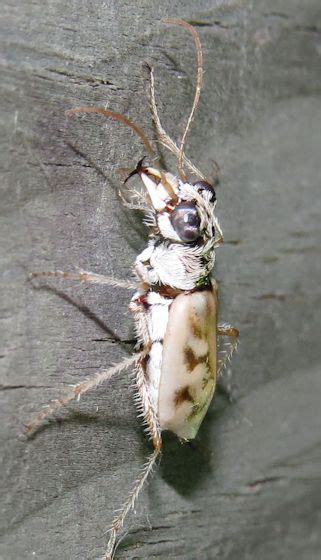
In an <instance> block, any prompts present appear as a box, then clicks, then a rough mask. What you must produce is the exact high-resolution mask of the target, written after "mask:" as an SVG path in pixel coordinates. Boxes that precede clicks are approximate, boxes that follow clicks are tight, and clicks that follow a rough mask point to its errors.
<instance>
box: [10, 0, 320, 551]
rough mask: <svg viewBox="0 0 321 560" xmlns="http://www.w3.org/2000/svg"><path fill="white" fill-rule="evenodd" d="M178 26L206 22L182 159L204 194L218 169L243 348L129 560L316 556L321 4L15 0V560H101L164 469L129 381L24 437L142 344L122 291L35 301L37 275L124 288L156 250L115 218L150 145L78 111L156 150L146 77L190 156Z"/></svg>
mask: <svg viewBox="0 0 321 560" xmlns="http://www.w3.org/2000/svg"><path fill="white" fill-rule="evenodd" d="M165 16H172V17H180V18H183V19H185V20H187V21H189V22H191V23H193V24H194V25H195V26H196V28H197V29H198V31H199V33H200V37H201V41H202V44H203V48H204V59H205V77H204V89H203V92H202V97H201V102H200V106H199V109H198V113H197V116H196V118H195V120H194V122H193V125H192V129H191V133H190V135H189V137H188V143H187V155H188V156H189V157H190V158H191V159H192V160H193V162H195V164H196V165H197V166H198V167H199V168H200V169H202V170H204V172H205V173H206V174H207V175H211V173H212V172H213V169H214V160H216V161H217V162H218V163H219V165H220V167H221V173H220V185H219V187H218V189H217V198H218V205H217V211H218V217H219V219H220V221H221V223H222V226H223V231H224V235H225V245H223V246H222V247H221V248H220V249H219V250H218V252H217V265H216V270H215V276H216V278H217V280H218V282H219V286H220V318H221V320H222V321H228V322H230V323H232V324H234V325H235V326H236V327H238V328H239V329H240V330H241V344H240V348H239V352H238V354H237V355H236V356H235V359H234V360H233V375H232V376H231V370H230V369H229V370H228V372H227V374H225V376H224V378H223V379H222V381H221V388H220V389H219V391H218V392H217V394H216V396H215V399H214V402H213V404H212V406H211V408H210V411H209V413H208V414H207V416H206V418H205V420H204V423H203V425H202V428H201V430H200V433H199V437H198V439H197V440H196V442H195V444H193V445H181V444H180V443H179V442H178V441H177V440H176V439H175V438H174V437H170V436H168V437H166V438H165V450H164V454H163V460H162V463H161V467H160V469H159V470H158V471H157V473H156V474H155V476H154V477H153V480H152V481H151V483H150V484H149V486H148V488H147V489H145V491H144V492H143V495H142V496H141V499H140V501H139V504H138V506H137V514H136V515H133V516H132V517H131V523H130V524H129V525H130V526H131V530H130V531H129V533H128V534H127V536H126V537H125V538H124V540H123V541H122V542H121V544H120V546H119V549H118V550H117V555H116V557H117V558H119V560H121V559H134V558H136V559H137V558H140V559H151V558H175V559H184V560H186V559H190V560H192V559H193V560H194V559H195V558H198V559H201V560H207V559H211V560H212V559H224V560H239V559H242V560H245V559H246V560H254V559H255V560H257V559H260V560H270V559H271V558H273V559H274V560H281V559H282V560H284V559H286V560H288V559H291V560H302V559H304V560H317V558H319V557H320V549H321V533H320V506H321V497H320V490H319V489H320V486H319V484H320V472H321V455H320V433H321V432H320V427H321V421H320V395H321V393H320V389H321V379H320V342H319V339H320V323H321V321H320V300H321V289H320V272H321V270H320V268H321V267H320V210H321V204H320V180H321V165H320V160H321V158H320V145H321V128H320V112H321V98H320V88H321V73H320V56H321V10H320V1H319V0H307V1H306V2H299V1H297V0H294V1H293V0H272V1H271V2H264V1H262V0H258V1H257V2H251V1H249V0H244V1H242V2H236V1H235V2H234V1H232V2H231V1H228V0H222V1H215V2H213V1H210V0H200V2H197V3H195V2H191V1H185V2H179V1H175V2H171V3H169V2H163V3H160V2H156V1H155V0H152V1H150V2H147V3H146V2H143V3H139V2H133V1H125V0H121V1H118V2H112V1H110V0H108V1H107V2H99V1H98V0H92V1H90V2H69V3H66V2H61V1H56V2H49V1H47V0H44V1H42V2H40V0H35V1H33V2H31V1H30V0H29V1H26V2H17V1H16V2H15V3H14V2H10V1H9V0H3V2H2V6H1V16H0V21H1V53H2V54H1V76H2V78H1V83H0V110H1V123H2V129H3V133H2V135H1V143H2V145H1V150H0V168H1V171H2V179H1V224H0V227H1V243H2V247H3V250H2V253H1V270H2V275H1V282H2V287H1V307H0V314H1V317H0V319H1V329H2V333H1V352H0V353H1V356H0V357H1V360H0V366H1V389H2V392H1V397H2V406H1V422H0V433H1V440H2V466H1V473H0V474H1V479H2V493H3V499H2V516H1V526H2V527H1V548H0V556H1V558H3V559H5V560H17V559H22V558H23V559H29V558H30V559H31V558H36V559H39V560H58V559H65V558H67V559H84V560H94V559H97V558H99V557H101V556H102V554H103V552H104V549H105V545H106V535H105V531H106V529H108V527H109V524H110V522H111V519H112V516H113V511H114V509H115V508H117V507H119V506H120V504H121V502H122V499H123V498H124V496H126V494H127V492H128V491H129V489H130V488H131V486H132V483H133V480H134V479H135V477H136V473H138V472H139V469H140V466H141V465H142V463H143V461H144V458H145V456H146V455H147V453H148V452H149V444H148V442H147V441H146V438H145V436H144V434H143V430H142V428H141V425H140V422H139V420H137V418H136V413H135V407H134V404H133V400H132V395H133V388H132V376H131V375H130V372H129V373H128V372H126V373H123V374H121V375H120V376H119V377H117V378H114V379H113V380H111V381H110V382H109V383H107V384H106V385H104V386H102V387H100V388H99V389H97V390H96V391H93V392H91V393H90V394H88V395H86V396H85V397H84V398H83V399H81V401H80V402H79V403H76V404H74V405H72V406H69V407H68V408H67V409H66V410H64V411H61V412H60V413H59V415H57V417H56V420H55V421H51V422H49V423H47V424H46V425H45V426H44V428H43V429H42V430H40V431H39V432H38V433H37V434H36V436H35V437H34V438H32V439H30V440H29V441H26V439H25V438H24V437H23V436H22V432H23V423H24V422H28V421H29V420H30V418H31V417H32V416H33V415H34V414H35V413H37V412H38V411H39V410H41V409H42V407H43V406H44V405H45V404H46V403H48V402H49V401H50V400H51V399H53V398H55V397H57V396H59V394H61V391H63V388H64V387H68V386H69V385H70V384H75V383H77V382H79V381H81V380H82V379H84V378H86V377H87V376H90V375H92V374H93V373H95V372H96V371H99V370H101V369H104V368H106V367H107V366H109V365H111V364H113V363H116V362H117V361H119V360H121V359H122V358H123V357H124V356H126V355H130V353H131V352H132V348H133V341H134V331H133V325H132V320H131V317H130V316H129V314H128V312H127V305H128V301H129V299H130V294H128V293H127V292H125V291H124V290H122V289H119V288H117V289H116V288H115V289H114V288H113V289H111V288H108V287H103V286H102V287H98V286H85V285H77V284H75V283H64V282H63V281H57V282H54V281H50V282H49V281H48V283H46V282H41V283H40V284H39V283H37V286H38V289H37V286H33V285H32V284H31V283H30V282H29V281H28V280H27V275H28V273H29V272H31V271H34V270H50V269H61V270H70V271H72V270H74V269H75V267H77V266H79V267H81V268H83V269H86V270H91V271H94V272H98V273H101V274H108V275H112V276H114V277H115V278H121V279H126V278H129V277H130V270H131V265H132V263H133V261H134V259H135V256H136V254H137V252H138V251H140V250H141V249H142V248H143V247H144V244H145V242H146V231H145V228H144V226H143V225H142V223H141V216H139V215H138V214H136V213H135V212H134V213H130V212H128V211H126V210H124V208H123V207H122V206H121V204H120V201H119V199H118V197H117V190H118V188H119V185H120V179H119V177H118V175H117V168H118V167H122V168H123V167H128V168H131V169H132V168H133V167H134V166H135V164H136V163H137V161H138V160H139V159H140V158H141V157H143V156H144V155H145V151H144V146H143V144H142V143H141V142H140V140H139V138H138V137H136V136H134V135H133V133H132V132H131V131H130V130H129V129H127V128H126V127H123V126H122V125H121V124H119V123H115V122H113V121H109V120H108V121H107V120H105V119H104V118H103V117H101V116H100V115H85V116H74V117H72V118H67V117H66V116H65V110H66V109H69V108H72V107H76V106H80V105H91V106H99V107H104V106H107V107H109V108H112V109H114V110H115V111H119V112H121V113H123V114H126V115H127V116H128V117H130V118H132V119H133V120H134V121H136V122H137V123H138V124H139V125H140V126H141V127H142V128H143V129H144V130H145V132H146V133H147V134H148V136H149V137H150V138H153V137H154V132H153V127H152V123H151V118H150V113H149V107H148V91H147V90H148V87H147V80H146V72H145V71H144V67H143V64H142V63H144V62H145V61H147V62H149V63H150V64H152V65H153V66H154V67H155V77H156V87H157V98H158V105H159V109H160V113H161V116H162V120H163V124H164V127H165V128H166V130H167V131H168V132H169V134H170V135H171V136H172V137H174V138H175V139H177V140H179V138H180V136H181V134H182V131H183V128H184V123H185V122H186V119H187V116H188V113H189V111H190V107H191V103H192V99H193V91H194V85H195V53H194V47H193V41H192V39H191V37H190V36H189V35H188V33H187V32H186V31H185V30H183V29H180V28H175V27H166V26H164V25H163V24H162V23H161V19H162V18H163V17H165ZM163 158H164V162H165V163H166V165H167V167H168V169H171V170H173V172H175V160H174V159H173V158H172V157H171V156H169V155H168V154H167V153H165V152H163ZM39 286H40V287H39ZM229 385H230V386H231V391H232V397H233V398H232V401H231V402H230V400H229V398H228V397H227V391H226V389H228V388H229ZM60 420H63V421H60ZM129 525H127V527H129ZM151 528H152V530H151Z"/></svg>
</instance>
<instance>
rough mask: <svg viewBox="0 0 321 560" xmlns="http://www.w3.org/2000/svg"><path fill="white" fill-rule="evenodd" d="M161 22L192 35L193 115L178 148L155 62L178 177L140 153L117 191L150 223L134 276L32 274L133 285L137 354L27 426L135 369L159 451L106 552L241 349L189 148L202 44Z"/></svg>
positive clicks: (204, 186)
mask: <svg viewBox="0 0 321 560" xmlns="http://www.w3.org/2000/svg"><path fill="white" fill-rule="evenodd" d="M163 21H164V23H166V24H174V25H179V26H182V27H184V28H185V29H187V30H188V31H189V32H190V33H191V34H192V36H193V39H194V43H195V48H196V55H197V80H196V88H195V95H194V102H193V106H192V109H191V113H190V115H189V117H188V120H187V124H186V127H185V130H184V133H183V136H182V139H181V142H180V145H179V146H178V145H177V144H175V142H174V141H173V140H172V139H171V138H170V137H169V136H168V134H166V132H165V130H164V129H163V127H162V125H161V122H160V119H159V116H158V112H157V106H156V100H155V87H154V72H153V68H150V67H149V73H150V100H151V111H152V117H153V121H154V124H155V128H156V131H157V136H158V140H159V141H160V143H161V144H162V145H163V146H164V147H165V148H167V149H168V150H169V151H170V152H172V153H173V154H174V155H175V156H176V157H177V169H178V176H176V175H173V174H172V173H168V172H167V171H164V170H162V169H158V168H154V167H149V166H148V165H145V163H144V160H141V161H140V162H139V163H138V165H137V166H136V168H135V170H134V171H132V173H130V175H129V177H127V179H126V181H125V182H127V180H128V179H131V177H133V176H136V177H138V178H139V179H140V180H141V185H142V186H143V192H142V191H138V190H136V189H133V188H130V187H128V193H129V195H130V197H131V198H130V200H128V199H126V198H125V197H124V195H121V198H122V201H123V203H124V204H125V205H126V206H128V207H129V208H132V209H140V210H142V211H143V212H144V214H145V223H146V225H147V226H148V228H149V241H148V245H147V247H146V249H144V250H143V251H142V253H141V254H140V255H138V257H137V258H136V261H135V264H134V267H133V272H134V275H135V278H136V284H134V285H133V284H131V283H127V282H124V281H118V280H115V279H113V278H110V277H107V276H103V275H99V274H95V273H92V272H86V271H80V272H78V273H68V272H62V271H48V272H34V273H32V274H31V276H32V277H41V276H42V277H45V276H47V277H48V276H51V277H58V278H65V279H69V280H78V281H81V282H89V283H93V284H106V285H109V286H118V287H122V288H125V289H127V288H128V289H136V292H135V294H134V296H133V297H132V300H131V302H130V306H129V309H130V311H131V312H132V314H133V318H134V322H135V328H136V334H137V345H136V352H135V353H134V355H133V356H132V357H130V358H125V359H124V360H123V361H122V362H121V363H119V364H118V365H115V366H113V367H110V368H109V369H106V370H104V371H101V372H99V373H98V374H96V375H95V376H93V377H91V378H89V379H86V380H84V381H81V382H80V383H77V385H75V386H73V387H72V388H71V389H70V391H69V392H67V393H65V394H64V395H62V397H61V398H59V399H56V400H54V401H53V402H52V403H51V404H50V405H49V406H48V407H47V408H46V410H44V411H42V412H41V413H40V414H38V416H37V417H36V418H35V419H34V420H33V421H32V422H31V423H30V424H29V425H28V426H27V429H28V433H31V432H34V431H35V430H36V429H37V428H38V427H39V426H40V425H41V424H42V423H43V421H44V420H45V419H46V418H48V417H49V416H51V415H52V414H53V413H55V412H57V410H58V409H60V408H61V407H62V406H65V405H67V403H69V402H70V401H71V400H72V399H74V398H78V399H79V398H80V396H81V395H83V394H84V393H85V392H87V391H88V390H89V389H91V388H93V387H96V386H97V385H99V384H101V383H102V382H104V381H106V380H107V379H110V378H111V377H112V376H113V375H115V374H116V373H119V372H121V371H123V370H124V369H126V368H129V367H130V366H132V367H133V368H134V370H135V377H136V386H137V394H136V399H137V403H138V406H139V409H140V412H141V415H142V416H143V419H144V421H145V424H146V427H147V431H148V434H149V436H150V438H151V440H152V444H153V448H154V450H153V452H152V453H151V454H150V456H149V457H148V459H147V462H146V464H145V465H144V467H143V469H142V472H141V474H140V476H139V478H138V479H137V480H136V482H135V484H134V487H133V488H132V490H131V492H130V493H129V496H128V497H127V499H126V500H125V501H124V503H123V505H122V507H121V509H120V510H119V511H118V512H117V513H116V514H115V517H114V519H113V521H112V523H111V528H110V538H109V541H108V545H107V550H106V552H105V554H104V557H103V558H104V560H111V559H112V558H113V557H114V552H115V548H116V540H117V536H118V533H119V532H120V531H121V529H122V528H123V525H124V521H125V518H126V516H127V514H128V513H129V512H130V510H132V509H133V508H134V504H135V502H136V499H137V497H138V495H139V493H140V491H141V490H142V488H143V486H144V483H145V482H146V479H147V478H148V476H149V474H150V473H151V471H152V470H153V467H154V465H155V462H156V461H157V458H158V457H159V455H160V453H161V449H162V432H163V431H164V430H169V431H171V432H173V433H174V434H176V435H177V436H178V437H179V438H180V439H181V440H182V441H189V440H192V439H193V438H195V436H196V434H197V432H198V429H199V427H200V424H201V422H202V420H203V418H204V416H205V414H206V411H207V409H208V407H209V404H210V402H211V400H212V397H213V394H214V390H215V385H216V380H217V378H218V376H219V374H220V373H221V371H222V370H223V369H224V368H225V366H226V364H227V363H228V361H229V360H230V358H231V356H232V354H233V352H234V350H235V349H236V346H237V339H238V335H239V333H238V330H237V329H235V328H233V327H231V326H230V325H228V324H223V325H218V323H217V293H218V290H217V284H216V282H215V280H214V279H213V278H212V276H211V271H212V269H213V267H214V261H215V249H216V248H217V247H218V246H219V245H220V244H221V243H222V242H223V235H222V231H221V228H220V225H219V223H218V221H217V218H216V216H215V206H216V195H215V190H214V188H213V186H212V185H211V184H210V183H209V182H208V181H207V180H206V178H205V176H204V175H203V174H202V173H201V172H200V171H199V170H198V169H197V168H196V167H195V165H194V164H193V163H192V162H191V161H190V160H189V159H188V158H187V157H186V156H185V153H184V146H185V140H186V136H187V133H188V130H189V128H190V125H191V122H192V119H193V117H194V113H195V110H196V108H197V105H198V102H199V97H200V92H201V86H202V77H203V54H202V48H201V43H200V39H199V35H198V33H197V31H196V29H195V28H194V27H192V26H191V25H190V24H188V23H187V22H185V21H182V20H180V19H174V18H167V19H165V20H163ZM75 113H100V114H103V115H105V116H108V117H110V118H112V119H115V120H118V121H120V122H122V123H124V124H126V125H127V126H129V127H130V128H131V129H132V130H133V131H134V132H136V133H137V134H138V135H139V137H140V138H141V140H142V141H143V143H144V144H145V147H146V149H147V150H148V152H149V154H150V155H154V150H153V148H152V146H151V144H150V142H149V141H148V139H147V138H146V136H145V134H144V133H143V131H142V130H141V129H140V128H139V127H138V126H137V125H136V124H134V123H133V122H132V121H130V120H129V119H128V118H127V117H125V116H124V115H122V114H120V113H116V112H114V111H111V110H107V109H101V108H96V107H77V108H75V109H71V110H68V111H67V114H68V115H71V114H75ZM186 168H188V169H189V171H190V172H191V173H192V174H193V175H194V176H196V177H197V180H196V181H195V182H189V180H188V177H187V175H186V172H185V169H186ZM129 183H130V182H129ZM219 336H227V337H231V339H230V342H229V343H227V349H226V350H225V352H224V353H223V356H222V358H221V360H218V358H217V341H218V337H219Z"/></svg>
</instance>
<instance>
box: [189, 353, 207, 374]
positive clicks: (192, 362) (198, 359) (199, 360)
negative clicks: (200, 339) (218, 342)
mask: <svg viewBox="0 0 321 560" xmlns="http://www.w3.org/2000/svg"><path fill="white" fill-rule="evenodd" d="M184 357H185V363H186V364H187V366H188V370H189V372H190V373H191V372H192V371H193V370H194V368H196V366H198V365H199V364H204V363H207V361H208V354H207V353H206V354H205V355H204V356H196V355H195V354H194V351H193V350H192V348H191V347H190V346H186V347H185V348H184Z"/></svg>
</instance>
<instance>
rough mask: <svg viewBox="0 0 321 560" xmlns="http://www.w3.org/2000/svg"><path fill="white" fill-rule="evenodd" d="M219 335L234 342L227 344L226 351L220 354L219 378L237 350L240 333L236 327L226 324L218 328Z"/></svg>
mask: <svg viewBox="0 0 321 560" xmlns="http://www.w3.org/2000/svg"><path fill="white" fill-rule="evenodd" d="M217 335H218V336H228V337H230V338H232V341H231V342H227V343H226V345H225V349H224V350H222V351H221V352H220V353H221V354H222V357H221V358H220V360H219V363H218V368H217V376H218V377H219V376H220V375H221V373H222V372H223V371H224V369H225V368H226V366H227V364H228V363H229V361H230V360H231V358H232V355H233V354H234V352H235V350H236V349H237V345H238V339H239V336H240V333H239V331H238V329H236V328H235V327H232V326H231V325H228V324H226V323H224V324H223V325H218V326H217Z"/></svg>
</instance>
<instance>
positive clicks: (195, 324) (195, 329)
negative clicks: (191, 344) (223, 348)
mask: <svg viewBox="0 0 321 560" xmlns="http://www.w3.org/2000/svg"><path fill="white" fill-rule="evenodd" d="M190 323H191V330H192V333H193V335H194V336H195V337H196V338H204V332H203V330H202V326H201V323H200V321H198V320H197V319H196V317H195V315H193V316H191V317H190Z"/></svg>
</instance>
